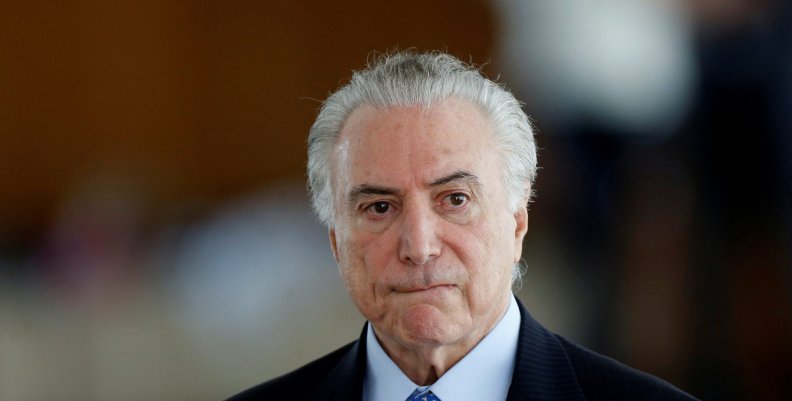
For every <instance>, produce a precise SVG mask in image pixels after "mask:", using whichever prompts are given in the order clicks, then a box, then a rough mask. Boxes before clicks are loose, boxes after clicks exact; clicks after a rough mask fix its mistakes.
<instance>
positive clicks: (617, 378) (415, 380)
mask: <svg viewBox="0 0 792 401" xmlns="http://www.w3.org/2000/svg"><path fill="white" fill-rule="evenodd" d="M308 176H309V181H310V188H311V195H312V201H313V206H314V208H315V210H316V213H317V214H318V216H319V218H320V219H321V220H322V222H323V223H324V224H326V225H327V227H328V228H329V237H330V246H331V248H332V251H333V255H334V257H335V259H336V261H337V262H338V266H339V271H340V273H341V276H342V278H343V280H344V283H345V284H346V287H347V289H348V291H349V294H350V295H351V297H352V299H353V301H354V302H355V304H356V305H357V307H358V308H359V309H360V311H361V313H362V314H363V316H365V318H366V319H367V320H368V323H367V324H366V326H365V327H364V330H363V333H362V334H361V336H360V339H359V340H357V341H355V342H353V343H351V344H349V345H347V346H345V347H343V348H341V349H339V350H337V351H335V352H333V353H331V354H329V355H327V356H325V357H322V358H320V359H318V360H316V361H314V362H312V363H310V364H308V365H306V366H304V367H302V368H300V369H298V370H296V371H294V372H291V373H288V374H286V375H284V376H281V377H279V378H276V379H274V380H271V381H268V382H265V383H263V384H260V385H259V386H256V387H254V388H251V389H249V390H247V391H245V392H243V393H240V394H238V395H237V396H235V397H233V398H232V400H235V401H239V400H292V401H293V400H354V401H358V400H365V401H381V400H393V401H403V400H443V401H460V400H488V401H492V400H622V399H624V400H691V399H692V398H691V397H690V396H688V395H687V394H685V393H683V392H681V391H679V390H677V389H675V388H674V387H672V386H671V385H669V384H667V383H665V382H663V381H661V380H659V379H657V378H654V377H652V376H649V375H647V374H644V373H640V372H638V371H635V370H633V369H630V368H628V367H626V366H624V365H621V364H619V363H618V362H615V361H613V360H611V359H608V358H605V357H603V356H600V355H597V354H595V353H593V352H592V351H589V350H586V349H584V348H582V347H580V346H578V345H575V344H573V343H571V342H569V341H568V340H566V339H564V338H563V337H560V336H558V335H555V334H553V333H551V332H549V331H547V330H546V329H544V328H543V327H542V326H541V325H539V324H538V323H537V322H536V321H535V320H533V319H532V318H531V316H530V315H529V314H528V312H526V311H525V309H524V308H523V307H522V305H521V304H520V303H519V302H518V301H517V300H516V299H515V297H514V295H513V294H512V292H511V287H512V284H513V283H514V282H515V281H517V280H519V279H520V270H519V268H518V262H519V260H520V258H521V253H522V241H523V237H524V236H525V233H526V232H527V230H528V211H527V204H528V201H529V198H530V194H531V185H532V183H533V180H534V178H535V176H536V146H535V144H534V139H533V132H532V128H531V124H530V123H529V121H528V118H527V116H526V115H525V113H523V111H522V110H521V108H520V104H519V102H518V101H517V100H516V99H515V98H514V96H512V94H511V93H509V92H508V91H507V90H506V89H504V88H502V87H501V86H499V85H497V84H495V83H493V82H492V81H489V80H488V79H486V78H484V77H483V76H482V75H481V74H480V73H479V72H478V70H476V69H475V68H472V67H471V66H468V65H466V64H464V63H462V62H460V61H459V60H457V59H456V58H454V57H452V56H449V55H447V54H442V53H430V54H414V53H396V54H392V55H389V56H383V57H381V58H380V59H379V60H378V61H377V62H376V63H375V64H374V65H372V66H370V68H368V69H367V70H365V71H362V72H358V73H355V74H354V76H353V77H352V80H351V82H349V83H348V84H347V85H345V86H344V87H342V88H341V89H339V90H338V91H337V92H335V93H334V94H333V95H331V96H330V97H329V98H328V99H327V101H325V103H324V105H323V107H322V109H321V111H320V112H319V116H318V117H317V119H316V122H315V123H314V124H313V126H312V128H311V132H310V136H309V139H308Z"/></svg>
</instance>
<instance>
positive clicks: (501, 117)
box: [308, 52, 537, 278]
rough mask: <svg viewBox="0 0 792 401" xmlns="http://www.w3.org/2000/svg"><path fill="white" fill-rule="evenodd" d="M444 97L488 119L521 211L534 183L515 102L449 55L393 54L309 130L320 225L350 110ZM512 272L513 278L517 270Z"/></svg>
mask: <svg viewBox="0 0 792 401" xmlns="http://www.w3.org/2000/svg"><path fill="white" fill-rule="evenodd" d="M449 97H455V98H458V99H461V100H465V101H468V102H470V103H471V104H473V105H476V106H477V107H479V108H480V109H481V110H482V111H483V112H484V114H485V115H486V116H488V117H489V118H490V120H491V122H492V126H493V129H494V133H495V139H496V143H497V145H496V146H497V149H498V151H499V152H500V153H501V157H502V160H503V165H504V172H503V180H504V186H505V188H506V196H507V201H508V205H509V207H510V208H511V211H512V212H515V211H517V210H518V208H520V207H526V202H527V201H528V200H529V198H530V195H531V194H530V193H529V191H530V188H531V184H532V183H533V181H534V179H535V178H536V168H537V167H536V144H535V143H534V138H533V129H532V127H531V123H530V121H529V120H528V116H527V115H526V114H525V113H524V112H523V110H522V108H521V104H520V102H519V101H517V99H515V97H514V95H512V94H511V92H509V91H508V90H507V89H505V88H504V87H502V86H500V85H499V84H497V83H495V82H493V81H490V80H489V79H487V78H485V77H484V76H483V75H482V74H481V72H480V71H479V69H478V68H476V67H474V66H472V65H469V64H466V63H463V62H462V61H460V60H459V59H457V58H455V57H453V56H451V55H448V54H445V53H441V52H431V53H413V52H397V53H393V54H386V55H382V56H380V57H378V58H377V59H376V60H374V62H373V63H369V65H368V68H366V69H365V70H363V71H357V72H354V73H353V75H352V79H351V80H350V82H349V83H348V84H346V85H344V86H343V87H341V88H340V89H339V90H337V91H336V92H335V93H333V94H332V95H330V97H328V98H327V100H325V102H324V103H323V105H322V107H321V109H320V111H319V115H318V116H317V117H316V121H315V122H314V124H313V125H312V126H311V130H310V134H309V136H308V186H309V190H310V192H311V202H312V205H313V208H314V210H315V211H316V214H317V216H318V217H319V219H320V220H321V221H322V223H324V224H325V225H326V226H328V227H329V226H331V225H332V224H333V222H334V217H335V216H334V214H335V208H334V207H333V201H334V198H333V195H334V194H333V188H332V179H331V161H332V156H333V153H334V149H335V146H336V143H337V139H338V135H339V133H340V132H341V129H342V127H343V126H344V123H345V122H346V120H347V118H348V117H349V116H350V114H352V112H353V111H354V110H355V109H357V108H358V107H360V106H361V105H372V106H375V107H378V108H388V107H396V106H414V105H422V106H424V107H429V106H431V104H432V103H434V102H439V101H442V100H444V99H447V98H449ZM514 271H516V272H517V273H518V275H519V269H514ZM517 278H519V277H517Z"/></svg>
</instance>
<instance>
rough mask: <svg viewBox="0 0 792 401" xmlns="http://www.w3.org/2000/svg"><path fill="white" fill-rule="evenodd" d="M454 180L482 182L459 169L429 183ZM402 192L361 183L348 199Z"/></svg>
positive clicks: (353, 200) (444, 182)
mask: <svg viewBox="0 0 792 401" xmlns="http://www.w3.org/2000/svg"><path fill="white" fill-rule="evenodd" d="M454 182H463V183H467V184H474V185H478V184H479V183H480V180H479V178H478V177H477V176H476V175H475V174H473V173H471V172H469V171H465V170H458V171H455V172H453V173H451V174H449V175H447V176H445V177H440V178H438V179H436V180H434V181H432V182H431V183H430V184H429V186H430V187H437V186H441V185H445V184H449V183H454ZM401 194H403V191H400V190H398V189H395V188H389V187H383V186H379V185H370V184H361V185H356V186H355V187H354V188H352V190H350V191H349V196H348V198H347V199H349V202H348V203H349V204H350V205H354V204H355V203H356V202H357V201H358V199H360V198H361V197H365V196H370V195H401Z"/></svg>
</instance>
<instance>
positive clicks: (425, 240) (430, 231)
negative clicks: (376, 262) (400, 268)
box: [399, 205, 442, 265]
mask: <svg viewBox="0 0 792 401" xmlns="http://www.w3.org/2000/svg"><path fill="white" fill-rule="evenodd" d="M405 206H406V205H405ZM402 217H403V218H402V225H401V237H400V239H399V260H401V261H402V263H407V264H411V265H423V264H426V263H428V262H430V261H431V260H433V259H435V258H436V257H438V256H439V255H440V249H441V248H442V247H441V241H440V238H438V232H437V229H438V227H437V223H438V222H437V221H436V216H435V215H434V212H433V211H432V210H431V209H430V208H429V207H421V206H413V207H411V208H408V207H405V210H404V211H403V213H402Z"/></svg>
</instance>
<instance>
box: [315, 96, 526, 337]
mask: <svg viewBox="0 0 792 401" xmlns="http://www.w3.org/2000/svg"><path fill="white" fill-rule="evenodd" d="M336 150H337V157H336V158H335V159H334V161H333V173H334V174H333V176H334V182H333V185H334V192H335V213H336V214H335V215H336V219H335V222H334V225H333V227H332V229H331V230H330V240H331V245H332V247H333V251H334V255H335V257H336V260H337V261H338V265H339V270H340V272H341V275H342V277H343V279H344V282H345V284H346V286H347V288H348V290H349V293H350V295H351V297H352V299H353V301H354V302H355V304H356V305H357V307H358V308H359V309H360V310H361V312H362V313H363V315H364V316H365V317H366V318H367V319H368V320H369V321H371V322H372V323H373V325H374V327H375V329H376V330H377V334H378V335H380V336H384V337H385V340H386V341H393V342H396V343H397V344H399V345H401V346H403V347H407V348H414V347H424V346H439V345H450V344H463V343H465V342H470V341H478V340H479V339H480V338H481V337H483V336H484V335H485V334H486V333H487V332H488V331H489V330H490V329H491V328H492V327H493V326H494V324H495V323H496V322H497V320H498V319H499V318H500V316H501V314H502V313H503V312H504V311H505V308H506V305H507V304H508V302H509V296H510V294H511V291H510V289H511V269H512V266H513V264H514V263H516V262H517V261H519V259H520V254H521V249H522V239H523V236H524V235H525V232H526V230H527V211H526V210H525V208H524V207H521V208H519V210H518V212H516V213H512V212H510V210H509V209H510V208H509V205H508V204H507V202H506V194H505V188H504V186H503V177H502V170H503V167H502V162H501V159H500V156H499V154H498V153H497V151H496V148H495V141H494V139H493V135H492V127H491V124H490V122H489V119H488V118H487V117H486V116H485V115H484V114H483V113H481V112H480V111H479V110H478V109H477V108H476V107H474V106H473V105H471V104H470V103H468V102H465V101H461V100H458V99H454V98H451V99H447V100H445V101H443V102H438V103H436V104H434V105H432V106H431V107H430V108H429V109H425V108H423V107H394V108H389V109H376V108H374V107H372V106H361V107H359V108H358V109H356V110H355V111H354V112H353V113H352V114H351V115H350V117H349V119H348V120H347V122H346V124H345V126H344V128H343V130H342V131H341V133H340V135H339V140H338V144H337V148H336Z"/></svg>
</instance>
